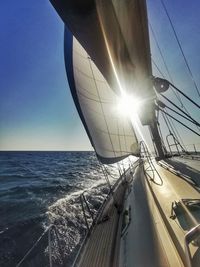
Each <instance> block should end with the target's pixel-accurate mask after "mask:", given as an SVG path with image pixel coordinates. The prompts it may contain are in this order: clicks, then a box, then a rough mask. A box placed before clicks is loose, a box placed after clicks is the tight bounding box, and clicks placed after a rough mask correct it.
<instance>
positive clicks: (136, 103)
mask: <svg viewBox="0 0 200 267" xmlns="http://www.w3.org/2000/svg"><path fill="white" fill-rule="evenodd" d="M140 107H141V101H140V100H139V99H138V98H136V97H134V96H132V95H127V94H126V95H125V94H124V95H122V97H121V98H120V99H119V101H118V104H117V110H118V112H119V114H120V115H121V116H125V117H129V118H131V119H132V118H133V117H135V116H137V115H138V111H139V109H140Z"/></svg>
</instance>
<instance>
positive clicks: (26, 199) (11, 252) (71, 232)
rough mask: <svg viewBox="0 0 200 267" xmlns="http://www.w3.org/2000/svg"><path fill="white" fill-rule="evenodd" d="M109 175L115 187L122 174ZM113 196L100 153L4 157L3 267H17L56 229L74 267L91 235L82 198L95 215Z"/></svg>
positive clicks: (0, 174)
mask: <svg viewBox="0 0 200 267" xmlns="http://www.w3.org/2000/svg"><path fill="white" fill-rule="evenodd" d="M107 170H108V172H110V173H111V175H110V176H109V179H110V182H111V184H113V183H114V182H115V181H116V180H117V178H118V177H119V172H118V170H117V168H116V166H115V165H110V166H109V167H108V169H107ZM108 191H109V188H108V184H107V183H106V180H105V177H104V174H103V171H102V166H101V165H100V164H99V162H98V161H97V159H96V156H95V153H94V152H0V266H1V267H8V266H9V267H10V266H16V264H17V263H18V262H19V261H20V260H21V258H22V257H23V256H24V255H25V254H26V252H27V251H28V250H29V249H30V248H31V246H32V245H33V244H34V243H35V242H36V240H37V239H38V238H39V237H40V235H41V234H42V233H43V232H44V231H45V229H47V227H48V226H49V225H50V224H55V225H56V226H57V229H58V231H59V237H60V238H61V241H62V247H64V250H65V251H64V254H65V257H66V258H67V263H68V266H70V265H71V264H72V262H73V260H74V258H75V255H76V254H77V251H78V249H79V247H80V244H81V242H82V240H83V238H84V236H85V232H86V225H85V221H84V218H83V214H82V209H81V204H80V194H81V193H82V192H85V193H84V194H85V195H86V198H87V200H88V203H89V206H90V209H91V211H92V213H93V214H94V215H95V213H96V212H97V210H98V208H99V207H100V205H101V203H102V202H103V200H104V198H105V196H106V195H107V193H108ZM42 245H43V246H44V249H45V246H47V244H46V243H45V241H44V244H42ZM38 265H39V264H38ZM24 266H26V264H25V265H24Z"/></svg>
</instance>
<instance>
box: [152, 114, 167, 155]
mask: <svg viewBox="0 0 200 267" xmlns="http://www.w3.org/2000/svg"><path fill="white" fill-rule="evenodd" d="M149 130H150V132H151V136H152V141H153V143H154V144H155V148H156V152H157V159H158V160H161V159H163V158H165V154H164V151H163V146H162V141H161V138H160V134H159V131H158V125H157V121H156V118H155V120H154V121H153V122H152V123H151V124H150V125H149Z"/></svg>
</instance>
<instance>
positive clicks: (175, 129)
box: [168, 118, 187, 150]
mask: <svg viewBox="0 0 200 267" xmlns="http://www.w3.org/2000/svg"><path fill="white" fill-rule="evenodd" d="M168 119H170V118H168ZM171 124H172V126H173V128H174V131H175V132H176V134H177V136H178V137H179V140H180V141H181V143H182V145H183V147H184V148H185V150H187V149H186V145H185V144H184V142H183V139H182V138H181V136H180V134H179V132H178V130H177V128H176V126H175V124H174V122H173V120H172V119H171Z"/></svg>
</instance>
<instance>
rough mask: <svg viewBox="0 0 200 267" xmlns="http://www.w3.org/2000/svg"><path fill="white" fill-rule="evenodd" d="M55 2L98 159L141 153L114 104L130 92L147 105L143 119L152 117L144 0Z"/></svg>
mask: <svg viewBox="0 0 200 267" xmlns="http://www.w3.org/2000/svg"><path fill="white" fill-rule="evenodd" d="M51 2H52V4H53V5H54V7H55V8H56V10H57V11H58V13H59V15H60V16H61V18H62V19H63V21H64V23H65V25H66V30H65V62H66V70H67V75H68V80H69V85H70V89H71V91H72V95H73V98H74V101H75V104H76V107H77V109H78V112H79V115H80V117H81V120H82V122H83V124H84V126H85V129H86V131H87V134H88V136H89V138H90V141H91V143H92V145H93V146H94V148H95V150H96V152H97V155H98V157H99V159H100V160H101V161H102V162H104V163H108V162H116V161H118V160H120V159H122V158H124V157H126V156H128V155H130V154H133V155H138V145H137V139H136V135H135V132H134V130H133V128H132V126H131V124H130V122H129V120H125V119H124V117H123V116H121V115H120V114H119V112H118V111H117V110H116V107H117V102H118V100H117V99H118V97H122V95H124V94H127V95H130V94H131V96H132V97H135V98H139V99H140V100H141V101H142V102H143V104H144V105H145V107H147V106H148V113H146V114H145V116H143V118H144V119H141V120H142V123H143V124H144V125H149V124H150V123H151V122H152V121H153V120H154V111H153V106H152V100H153V99H154V98H155V93H154V90H153V87H152V79H151V77H152V73H151V60H150V47H149V38H148V24H147V14H146V2H145V0H130V1H116V0H110V1H108V0H106V1H105V0H97V1H94V0H85V1H81V0H76V1H75V0H73V1H71V0H68V1H61V0H56V1H55V0H51ZM71 34H72V35H73V36H74V37H73V40H72V37H70V35H71ZM75 38H76V39H75ZM141 118H142V116H141Z"/></svg>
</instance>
